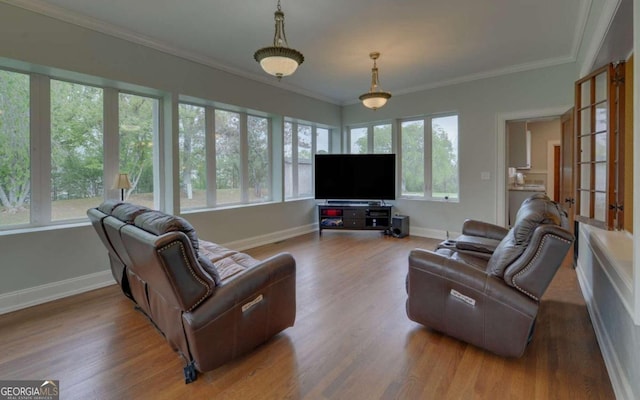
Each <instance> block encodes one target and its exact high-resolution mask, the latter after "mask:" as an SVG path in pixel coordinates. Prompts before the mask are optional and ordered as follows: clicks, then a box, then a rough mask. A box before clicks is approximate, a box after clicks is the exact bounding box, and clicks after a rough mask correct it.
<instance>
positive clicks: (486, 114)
mask: <svg viewBox="0 0 640 400" xmlns="http://www.w3.org/2000/svg"><path fill="white" fill-rule="evenodd" d="M574 80H575V66H574V65H573V64H563V65H559V66H555V67H549V68H544V69H537V70H533V71H527V72H520V73H514V74H510V75H504V76H500V77H496V78H490V79H483V80H479V81H473V82H468V83H463V84H459V85H454V86H447V87H443V88H437V89H432V90H426V91H422V92H417V93H411V94H406V95H402V96H394V97H392V98H391V99H390V100H389V102H388V103H387V105H386V106H385V107H383V108H381V109H379V110H377V111H375V112H374V111H371V110H368V109H365V108H364V107H363V106H362V105H361V104H354V105H350V106H347V107H345V108H344V110H343V125H344V126H346V125H352V124H357V123H362V122H366V121H373V120H375V121H380V120H385V119H392V118H396V117H400V118H403V117H411V116H417V115H426V114H437V113H443V112H457V113H458V114H459V128H458V130H459V141H458V142H459V169H460V202H459V203H455V202H449V203H443V202H437V201H435V202H434V201H417V200H397V201H396V210H395V211H397V212H399V213H401V214H405V215H408V216H409V217H410V225H411V230H412V231H414V230H417V231H419V232H429V233H431V234H438V232H440V234H441V233H442V232H443V231H446V230H449V231H451V232H459V231H460V229H461V226H462V222H463V221H464V219H465V218H475V219H481V220H485V221H488V222H496V221H497V220H498V218H497V213H498V212H501V213H502V215H504V212H505V211H504V209H502V210H500V211H497V205H498V197H497V195H496V193H499V191H498V188H499V180H502V183H503V184H504V180H505V178H504V176H502V175H500V176H498V173H499V170H498V159H502V160H503V161H504V159H505V157H506V155H505V154H506V148H505V147H504V145H503V147H501V148H500V149H498V143H499V141H498V131H499V129H498V119H499V116H500V115H507V114H517V113H518V112H525V111H529V110H546V109H560V110H568V109H569V108H570V107H571V104H572V103H573V82H574ZM503 131H504V129H503ZM503 134H504V132H503ZM502 143H504V138H503V140H502ZM481 172H489V173H490V177H491V179H490V180H481V179H480V174H481ZM434 231H435V232H434Z"/></svg>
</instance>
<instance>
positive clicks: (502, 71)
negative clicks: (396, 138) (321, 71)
mask: <svg viewBox="0 0 640 400" xmlns="http://www.w3.org/2000/svg"><path fill="white" fill-rule="evenodd" d="M575 61H576V59H575V57H574V56H572V55H569V56H566V57H557V58H550V59H547V60H540V61H535V62H531V63H524V64H518V65H512V66H510V67H506V68H498V69H494V70H490V71H484V72H479V73H476V74H469V75H464V76H461V77H458V78H453V79H448V80H444V81H439V82H434V83H428V84H426V85H420V86H415V87H412V88H406V89H399V90H390V92H391V94H393V95H394V96H400V95H404V94H411V93H416V92H421V91H424V90H431V89H437V88H440V87H445V86H453V85H459V84H461V83H468V82H473V81H478V80H481V79H487V78H495V77H498V76H503V75H509V74H515V73H518V72H525V71H531V70H534V69H540V68H548V67H554V66H556V65H562V64H568V63H572V62H575ZM358 103H360V101H359V100H351V101H348V102H344V103H342V105H343V106H346V105H352V104H358Z"/></svg>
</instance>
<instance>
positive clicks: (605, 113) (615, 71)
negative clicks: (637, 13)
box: [574, 62, 624, 230]
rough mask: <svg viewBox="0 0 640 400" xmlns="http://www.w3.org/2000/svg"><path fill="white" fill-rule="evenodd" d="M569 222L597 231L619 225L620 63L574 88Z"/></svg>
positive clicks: (621, 187) (621, 167) (621, 182)
mask: <svg viewBox="0 0 640 400" xmlns="http://www.w3.org/2000/svg"><path fill="white" fill-rule="evenodd" d="M575 94H576V99H575V101H576V107H575V110H576V119H575V123H576V131H575V132H576V140H575V149H576V153H575V154H576V157H575V170H574V172H575V184H576V208H575V213H576V215H575V219H576V220H578V221H580V222H584V223H588V224H591V225H595V226H598V227H600V228H603V229H610V230H611V229H622V223H623V221H624V217H623V213H624V207H623V199H624V176H623V174H624V151H623V149H622V146H623V143H624V63H622V62H621V63H617V64H609V65H607V66H605V67H602V68H600V69H598V70H596V71H594V72H593V73H591V74H590V75H588V76H586V77H584V78H582V79H580V80H578V81H577V82H576V91H575Z"/></svg>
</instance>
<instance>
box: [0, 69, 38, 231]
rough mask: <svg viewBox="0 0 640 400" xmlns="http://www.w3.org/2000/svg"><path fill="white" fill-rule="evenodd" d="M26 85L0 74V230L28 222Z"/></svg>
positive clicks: (23, 79) (9, 74)
mask: <svg viewBox="0 0 640 400" xmlns="http://www.w3.org/2000/svg"><path fill="white" fill-rule="evenodd" d="M29 82H30V79H29V76H28V75H26V74H20V73H15V72H9V71H2V70H0V228H3V227H8V226H14V225H24V224H28V223H29V222H30V220H31V216H30V215H31V212H30V202H31V164H30V163H31V157H30V155H29V147H30V144H29V140H30V134H29V130H30V116H29V110H30V107H29V104H30V94H29Z"/></svg>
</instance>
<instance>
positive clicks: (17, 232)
mask: <svg viewBox="0 0 640 400" xmlns="http://www.w3.org/2000/svg"><path fill="white" fill-rule="evenodd" d="M90 225H91V223H90V222H89V221H86V220H85V221H82V222H70V223H60V224H53V225H45V226H29V227H24V228H16V229H6V230H0V236H10V235H21V234H28V233H34V232H46V231H57V230H61V229H72V228H78V227H83V226H90Z"/></svg>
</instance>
